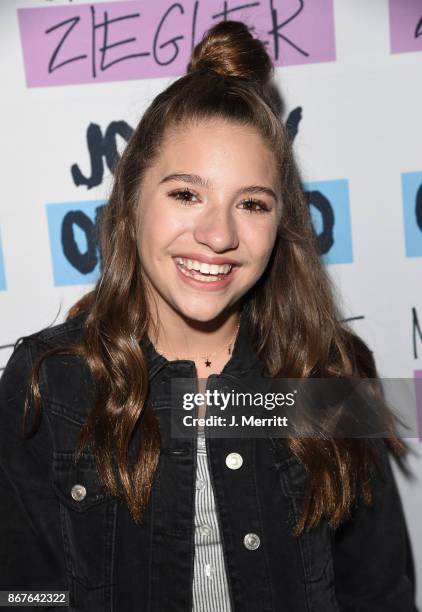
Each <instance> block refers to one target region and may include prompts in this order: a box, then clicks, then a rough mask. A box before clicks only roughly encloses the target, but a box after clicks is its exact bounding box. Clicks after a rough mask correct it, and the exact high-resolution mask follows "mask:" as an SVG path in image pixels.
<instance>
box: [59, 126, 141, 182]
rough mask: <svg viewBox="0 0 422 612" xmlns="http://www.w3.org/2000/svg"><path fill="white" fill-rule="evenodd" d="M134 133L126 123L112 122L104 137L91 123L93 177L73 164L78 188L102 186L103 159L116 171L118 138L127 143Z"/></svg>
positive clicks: (90, 140)
mask: <svg viewBox="0 0 422 612" xmlns="http://www.w3.org/2000/svg"><path fill="white" fill-rule="evenodd" d="M132 133H133V129H132V128H131V127H130V125H128V124H127V123H126V121H112V122H111V123H110V125H109V126H108V127H107V129H106V132H105V135H104V137H103V135H102V133H101V128H100V126H99V125H98V124H96V123H90V124H89V126H88V129H87V135H86V139H87V143H88V152H89V156H90V160H91V176H89V177H86V176H84V175H83V174H82V172H81V170H80V169H79V166H78V165H77V164H73V165H72V166H71V168H70V172H71V174H72V178H73V182H74V183H75V185H76V186H79V185H86V187H87V188H88V189H92V187H96V186H97V185H100V184H101V182H102V180H103V175H104V164H103V157H105V160H106V164H107V167H108V169H109V170H110V172H113V171H114V168H115V165H116V163H117V162H118V161H119V159H120V156H119V153H118V150H117V142H116V136H117V135H120V136H121V137H122V138H124V140H126V142H127V141H128V140H129V138H130V137H131V135H132Z"/></svg>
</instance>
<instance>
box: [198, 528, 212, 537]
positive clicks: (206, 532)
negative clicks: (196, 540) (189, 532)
mask: <svg viewBox="0 0 422 612" xmlns="http://www.w3.org/2000/svg"><path fill="white" fill-rule="evenodd" d="M199 533H200V534H201V536H205V537H207V536H209V535H211V527H210V526H209V525H201V526H200V527H199Z"/></svg>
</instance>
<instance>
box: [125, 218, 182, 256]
mask: <svg viewBox="0 0 422 612" xmlns="http://www.w3.org/2000/svg"><path fill="white" fill-rule="evenodd" d="M187 230H189V224H188V223H187V222H186V218H183V216H181V215H176V214H171V212H169V210H168V209H165V207H163V206H156V207H154V209H149V210H146V211H145V212H144V213H143V215H142V217H141V219H140V221H139V225H138V232H137V235H138V250H139V253H140V256H141V259H142V257H143V256H145V255H146V254H148V255H149V256H150V257H151V256H152V257H155V258H156V259H157V258H158V259H159V258H160V256H162V255H163V254H165V251H166V249H167V248H168V247H169V248H170V247H171V245H172V244H173V242H174V241H175V240H176V239H177V237H178V236H179V235H181V234H183V233H184V232H186V231H187Z"/></svg>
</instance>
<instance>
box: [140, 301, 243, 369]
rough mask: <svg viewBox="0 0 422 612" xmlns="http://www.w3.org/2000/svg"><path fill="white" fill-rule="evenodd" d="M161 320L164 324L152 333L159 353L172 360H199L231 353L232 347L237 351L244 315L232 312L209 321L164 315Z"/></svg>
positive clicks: (151, 336)
mask: <svg viewBox="0 0 422 612" xmlns="http://www.w3.org/2000/svg"><path fill="white" fill-rule="evenodd" d="M160 314H162V313H160ZM174 314H175V315H176V313H174ZM159 320H160V324H159V325H156V324H155V325H152V326H151V327H152V329H151V330H150V333H149V337H150V339H151V340H152V342H153V344H154V345H155V348H156V349H157V351H158V352H159V353H162V354H164V355H165V356H166V355H168V357H169V358H170V359H176V358H179V359H196V358H199V357H200V356H204V357H205V356H207V355H211V354H214V355H215V357H217V356H220V355H221V356H222V355H223V353H226V355H227V354H228V345H229V344H230V346H231V348H233V345H234V342H235V339H236V333H237V329H238V325H239V320H240V313H239V310H237V309H236V310H232V311H230V312H225V313H222V314H221V315H219V316H218V317H216V318H215V319H213V320H212V321H205V322H203V321H193V320H190V319H186V318H184V317H181V316H180V314H178V313H177V316H168V317H163V316H160V318H159ZM217 352H218V355H216V353H217Z"/></svg>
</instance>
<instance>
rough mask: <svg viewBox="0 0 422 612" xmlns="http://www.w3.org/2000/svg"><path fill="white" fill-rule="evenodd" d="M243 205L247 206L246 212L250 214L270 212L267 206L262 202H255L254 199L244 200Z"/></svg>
mask: <svg viewBox="0 0 422 612" xmlns="http://www.w3.org/2000/svg"><path fill="white" fill-rule="evenodd" d="M242 204H246V205H247V206H246V207H245V210H246V211H247V212H250V213H254V212H257V213H263V212H269V211H268V208H267V206H266V205H265V204H264V202H261V201H260V200H254V199H253V198H250V199H249V200H244V201H243V202H242Z"/></svg>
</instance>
